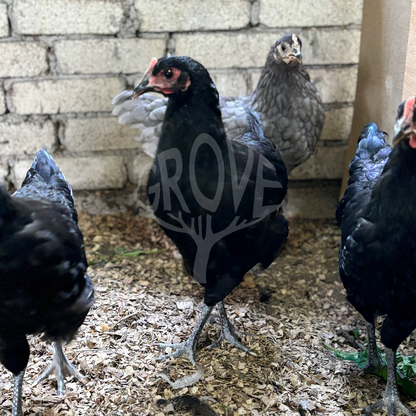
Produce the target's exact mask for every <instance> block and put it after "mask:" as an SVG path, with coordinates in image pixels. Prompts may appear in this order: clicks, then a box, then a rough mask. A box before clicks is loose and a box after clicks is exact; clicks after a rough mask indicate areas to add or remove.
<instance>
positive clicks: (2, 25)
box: [0, 4, 9, 38]
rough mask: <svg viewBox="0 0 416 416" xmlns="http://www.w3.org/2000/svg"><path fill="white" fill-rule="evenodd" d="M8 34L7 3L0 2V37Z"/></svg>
mask: <svg viewBox="0 0 416 416" xmlns="http://www.w3.org/2000/svg"><path fill="white" fill-rule="evenodd" d="M6 36H9V19H8V18H7V5H6V4H0V38H4V37H6Z"/></svg>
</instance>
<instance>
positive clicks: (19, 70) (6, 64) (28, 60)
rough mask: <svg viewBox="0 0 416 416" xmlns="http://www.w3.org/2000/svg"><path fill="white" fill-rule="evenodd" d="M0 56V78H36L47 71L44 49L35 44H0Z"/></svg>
mask: <svg viewBox="0 0 416 416" xmlns="http://www.w3.org/2000/svg"><path fill="white" fill-rule="evenodd" d="M0 56H1V64H0V77H4V78H9V77H36V76H38V75H42V74H43V73H44V72H45V71H46V70H47V69H48V64H47V62H46V48H45V46H42V45H40V44H39V43H37V42H32V43H29V42H2V43H0Z"/></svg>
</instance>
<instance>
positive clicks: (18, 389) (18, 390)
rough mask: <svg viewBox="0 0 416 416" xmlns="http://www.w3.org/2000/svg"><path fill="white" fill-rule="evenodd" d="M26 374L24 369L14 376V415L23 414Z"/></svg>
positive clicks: (19, 415) (21, 415) (20, 415)
mask: <svg viewBox="0 0 416 416" xmlns="http://www.w3.org/2000/svg"><path fill="white" fill-rule="evenodd" d="M24 375H25V371H24V370H23V371H21V372H20V373H19V374H18V375H17V376H15V377H14V387H13V407H12V416H23V410H22V389H23V376H24Z"/></svg>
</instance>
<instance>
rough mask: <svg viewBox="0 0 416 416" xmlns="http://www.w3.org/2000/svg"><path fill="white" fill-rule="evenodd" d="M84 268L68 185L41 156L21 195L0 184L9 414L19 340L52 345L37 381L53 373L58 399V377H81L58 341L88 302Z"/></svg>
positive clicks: (2, 331)
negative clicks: (37, 337) (40, 337)
mask: <svg viewBox="0 0 416 416" xmlns="http://www.w3.org/2000/svg"><path fill="white" fill-rule="evenodd" d="M86 269H87V261H86V257H85V251H84V242H83V238H82V234H81V231H80V230H79V228H78V225H77V213H76V211H75V209H74V200H73V197H72V190H71V187H70V186H69V184H68V183H67V182H66V180H65V178H64V176H63V174H62V173H61V171H60V170H59V168H58V167H57V166H56V164H55V163H54V161H53V160H52V158H51V156H50V155H49V154H48V153H47V152H46V151H45V150H42V151H40V152H39V153H38V154H37V156H36V158H35V161H34V163H33V165H32V167H31V169H30V170H29V171H28V173H27V175H26V178H25V180H24V182H23V184H22V188H21V189H19V190H18V191H16V192H15V193H14V194H13V195H12V196H9V194H8V193H7V192H6V190H5V189H4V188H3V187H2V186H1V185H0V361H1V362H2V364H3V365H4V366H5V367H6V368H7V369H8V370H9V371H11V372H12V373H13V374H14V375H15V388H14V398H13V411H12V415H13V416H17V415H21V414H22V409H21V393H22V384H23V375H24V371H25V368H26V365H27V362H28V359H29V345H28V343H27V340H26V335H27V334H38V333H44V335H45V338H46V339H48V340H50V341H52V342H53V343H54V359H53V362H52V364H51V366H50V367H49V368H48V369H47V370H46V371H45V372H44V373H43V374H42V375H41V377H40V378H39V379H38V380H37V381H38V382H39V381H41V380H42V379H44V378H45V377H47V376H48V374H50V373H51V372H56V376H57V380H58V394H62V393H63V391H64V376H65V375H66V374H72V375H75V376H76V377H78V378H80V377H82V376H80V375H79V373H78V372H77V371H76V370H75V369H74V367H72V365H71V364H70V363H69V361H68V360H67V358H66V357H65V355H64V353H63V350H62V343H64V342H65V343H66V342H69V341H70V340H71V339H72V338H73V336H74V335H75V333H76V331H77V330H78V328H79V327H80V326H81V324H82V323H83V321H84V319H85V317H86V315H87V313H88V311H89V309H90V307H91V306H92V304H93V301H94V291H93V287H92V283H91V279H90V278H89V276H88V275H86V274H85V272H86Z"/></svg>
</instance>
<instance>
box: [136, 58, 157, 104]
mask: <svg viewBox="0 0 416 416" xmlns="http://www.w3.org/2000/svg"><path fill="white" fill-rule="evenodd" d="M156 64H157V58H152V60H151V61H150V64H149V68H147V70H146V72H145V73H144V76H143V79H142V80H141V82H140V84H139V85H138V86H137V87H136V88H135V89H134V90H133V95H132V97H131V98H132V100H135V99H136V98H137V97H140V96H141V95H143V94H144V93H145V92H149V91H154V89H155V85H151V84H150V77H151V76H152V72H153V69H154V67H155V65H156Z"/></svg>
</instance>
